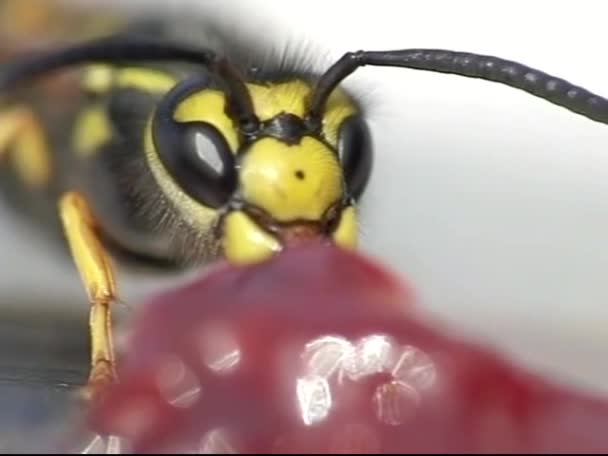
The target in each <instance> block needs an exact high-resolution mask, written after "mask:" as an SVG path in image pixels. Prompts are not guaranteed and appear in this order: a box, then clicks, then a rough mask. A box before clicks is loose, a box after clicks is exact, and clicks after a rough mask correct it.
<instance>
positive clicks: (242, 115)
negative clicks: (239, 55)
mask: <svg viewBox="0 0 608 456" xmlns="http://www.w3.org/2000/svg"><path fill="white" fill-rule="evenodd" d="M215 70H216V72H217V74H218V76H220V78H221V79H222V80H223V81H224V83H225V84H226V91H227V93H228V106H229V115H230V117H231V118H232V119H234V120H235V121H236V122H237V123H238V124H239V126H240V128H241V133H243V134H244V135H246V136H250V135H254V134H255V133H256V132H257V131H258V129H259V127H260V121H259V119H258V118H257V116H256V115H255V111H254V108H253V101H252V99H251V95H250V94H249V90H248V89H247V86H246V85H245V81H244V79H243V77H242V76H241V74H240V73H239V72H238V71H237V69H236V68H235V67H234V66H233V65H231V64H230V62H228V60H227V59H223V58H222V59H219V60H218V62H217V64H216V67H215Z"/></svg>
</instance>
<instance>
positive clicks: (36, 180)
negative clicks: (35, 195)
mask: <svg viewBox="0 0 608 456" xmlns="http://www.w3.org/2000/svg"><path fill="white" fill-rule="evenodd" d="M10 150H13V151H14V154H12V157H11V158H12V160H13V164H14V166H15V168H16V171H17V174H18V175H19V176H21V178H22V179H23V181H24V182H25V183H26V184H27V185H28V186H29V187H30V188H34V189H35V188H40V187H43V186H45V185H46V184H47V183H48V182H49V180H50V177H51V157H50V154H49V148H48V142H47V139H46V135H45V133H44V128H43V127H42V125H41V124H40V121H39V120H38V118H37V117H36V115H35V114H34V113H33V112H32V110H31V109H29V108H27V107H23V106H18V107H12V108H9V109H7V110H4V111H0V160H2V159H4V158H5V157H6V156H7V154H8V152H9V151H10Z"/></svg>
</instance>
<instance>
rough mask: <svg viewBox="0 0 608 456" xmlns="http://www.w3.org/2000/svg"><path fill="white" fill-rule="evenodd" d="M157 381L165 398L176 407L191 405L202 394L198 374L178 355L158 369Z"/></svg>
mask: <svg viewBox="0 0 608 456" xmlns="http://www.w3.org/2000/svg"><path fill="white" fill-rule="evenodd" d="M156 372H157V373H156V383H157V385H158V389H159V392H160V393H161V394H162V396H163V397H164V398H165V400H166V401H167V402H168V403H170V404H172V405H174V406H176V407H181V408H184V407H190V406H192V405H193V404H194V403H195V402H196V401H197V400H198V399H199V397H200V395H201V385H200V383H199V380H198V378H197V376H196V375H195V374H194V373H193V372H192V371H191V370H190V369H189V368H188V367H187V366H186V364H185V363H184V362H183V361H182V360H181V359H179V358H177V357H170V358H168V359H167V360H166V361H164V362H163V363H161V364H160V367H159V368H157V371H156Z"/></svg>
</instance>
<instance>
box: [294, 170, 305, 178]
mask: <svg viewBox="0 0 608 456" xmlns="http://www.w3.org/2000/svg"><path fill="white" fill-rule="evenodd" d="M295 176H296V179H300V180H304V178H305V177H306V174H304V171H302V170H301V169H299V170H297V171H296V172H295Z"/></svg>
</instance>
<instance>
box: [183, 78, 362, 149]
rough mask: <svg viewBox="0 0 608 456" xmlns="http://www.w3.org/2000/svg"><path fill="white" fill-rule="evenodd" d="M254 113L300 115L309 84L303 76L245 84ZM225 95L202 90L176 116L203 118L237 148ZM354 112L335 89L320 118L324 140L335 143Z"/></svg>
mask: <svg viewBox="0 0 608 456" xmlns="http://www.w3.org/2000/svg"><path fill="white" fill-rule="evenodd" d="M247 87H248V89H249V92H250V94H251V97H252V100H253V105H254V109H255V112H256V114H257V116H258V117H259V118H260V119H261V120H268V119H271V118H273V117H275V116H276V115H278V114H280V113H282V112H286V113H290V114H294V115H296V116H299V117H302V116H304V115H306V113H307V106H308V104H307V103H308V99H309V97H310V95H311V91H312V88H311V86H310V84H308V83H307V82H304V81H302V80H299V79H296V80H293V81H289V82H285V83H280V84H271V85H268V86H262V85H257V84H247ZM225 106H226V99H225V95H224V93H223V92H221V91H218V90H207V89H205V90H201V91H200V92H197V93H195V94H193V95H191V96H189V97H188V98H187V99H185V100H184V101H183V102H182V103H181V104H180V105H179V106H178V108H177V111H176V113H175V119H176V120H178V121H180V122H187V121H194V120H202V121H205V122H209V123H211V124H212V125H213V126H215V127H216V128H217V129H218V130H219V131H220V132H221V133H222V134H223V135H224V137H225V138H226V140H227V141H228V144H229V145H230V148H231V149H232V150H233V151H235V152H236V150H237V149H238V136H237V133H236V131H235V130H234V122H233V121H232V119H230V118H229V117H228V116H227V115H226V113H225ZM356 112H357V109H356V107H355V105H354V104H353V102H352V100H351V99H350V98H348V97H347V95H346V94H345V93H344V92H343V91H341V90H339V89H338V90H334V91H333V92H332V94H331V96H330V97H329V99H328V101H327V108H326V112H325V117H324V120H323V129H324V130H323V132H324V134H325V135H326V137H327V140H328V142H329V143H330V144H332V145H333V146H336V144H337V139H338V136H337V135H338V131H339V128H340V125H341V124H342V122H343V121H344V119H346V118H347V117H349V116H350V115H352V114H354V113H356Z"/></svg>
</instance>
